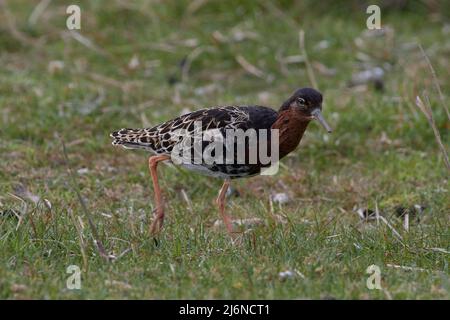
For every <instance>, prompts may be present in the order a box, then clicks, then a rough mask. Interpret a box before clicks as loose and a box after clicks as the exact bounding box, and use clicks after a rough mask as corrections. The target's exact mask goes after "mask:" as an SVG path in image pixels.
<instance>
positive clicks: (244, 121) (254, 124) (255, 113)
mask: <svg viewBox="0 0 450 320" xmlns="http://www.w3.org/2000/svg"><path fill="white" fill-rule="evenodd" d="M276 115H277V112H276V111H275V110H273V109H270V108H267V107H261V106H226V107H213V108H209V109H201V110H198V111H194V112H191V113H188V114H185V115H182V116H180V117H177V118H175V119H172V120H169V121H167V122H164V123H162V124H160V125H158V126H156V127H153V128H144V129H121V130H118V131H116V132H113V133H111V137H112V138H113V139H114V140H113V145H122V146H123V147H125V148H131V149H146V150H149V151H153V152H155V153H158V154H168V153H170V152H171V151H172V149H173V147H174V146H175V145H176V144H177V143H179V141H180V140H179V138H180V136H182V137H184V138H185V137H188V136H190V137H193V136H194V135H195V134H198V133H205V132H207V131H210V130H214V129H218V130H219V131H220V132H222V134H223V133H224V132H225V130H226V129H242V130H246V129H249V128H254V129H256V130H257V129H262V128H266V129H269V128H270V127H271V125H272V124H273V122H274V121H275V119H276Z"/></svg>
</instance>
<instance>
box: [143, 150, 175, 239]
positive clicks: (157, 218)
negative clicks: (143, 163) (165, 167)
mask: <svg viewBox="0 0 450 320" xmlns="http://www.w3.org/2000/svg"><path fill="white" fill-rule="evenodd" d="M168 159H170V156H168V155H159V156H152V157H150V158H149V159H148V167H149V169H150V175H151V176H152V181H153V190H154V193H155V213H154V215H153V222H152V224H151V226H150V233H151V234H153V235H154V234H157V233H158V232H159V231H160V230H161V228H162V226H163V223H164V203H163V200H162V197H161V189H160V188H159V183H158V175H157V172H156V169H157V167H158V162H160V161H164V160H168Z"/></svg>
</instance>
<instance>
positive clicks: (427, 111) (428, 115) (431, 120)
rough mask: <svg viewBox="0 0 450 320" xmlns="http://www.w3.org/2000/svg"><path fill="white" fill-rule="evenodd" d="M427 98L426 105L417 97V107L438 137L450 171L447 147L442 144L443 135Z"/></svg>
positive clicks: (437, 139)
mask: <svg viewBox="0 0 450 320" xmlns="http://www.w3.org/2000/svg"><path fill="white" fill-rule="evenodd" d="M425 97H426V98H427V103H426V104H425V103H424V102H423V101H422V99H420V97H419V96H417V97H416V106H417V107H418V108H419V109H420V111H422V112H423V114H424V115H425V117H426V118H427V120H428V123H429V124H430V126H431V128H432V129H433V132H434V136H435V137H436V141H437V143H438V145H439V148H440V149H441V152H442V155H443V156H444V162H445V165H446V166H447V169H448V170H449V171H450V160H449V158H448V154H447V150H446V149H445V146H444V144H443V143H442V140H441V135H440V133H439V130H438V128H437V126H436V122H435V121H434V118H433V113H432V111H431V107H430V101H429V100H428V97H427V96H425Z"/></svg>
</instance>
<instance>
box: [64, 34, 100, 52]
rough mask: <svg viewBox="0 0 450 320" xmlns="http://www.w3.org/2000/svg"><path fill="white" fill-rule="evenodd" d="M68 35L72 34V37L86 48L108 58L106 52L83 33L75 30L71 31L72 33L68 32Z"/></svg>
mask: <svg viewBox="0 0 450 320" xmlns="http://www.w3.org/2000/svg"><path fill="white" fill-rule="evenodd" d="M68 33H69V34H70V36H71V37H72V38H73V39H75V40H76V41H78V42H79V43H81V44H82V45H83V46H85V47H86V48H88V49H91V50H92V51H94V52H96V53H98V54H99V55H102V56H108V53H107V52H106V51H105V50H103V49H102V48H100V47H99V46H97V45H96V44H95V43H93V42H92V41H91V40H90V39H88V38H87V37H85V36H83V35H82V34H81V33H79V32H77V31H75V30H70V31H68Z"/></svg>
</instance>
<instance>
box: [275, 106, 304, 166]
mask: <svg viewBox="0 0 450 320" xmlns="http://www.w3.org/2000/svg"><path fill="white" fill-rule="evenodd" d="M310 121H311V120H310V119H305V117H302V115H301V114H299V113H298V112H296V111H295V110H292V109H287V110H280V111H279V112H278V118H277V120H275V122H274V124H273V125H272V128H271V129H278V130H279V139H280V140H279V142H280V143H279V156H280V159H281V158H283V157H284V156H286V155H287V154H288V153H290V152H292V151H294V149H295V148H297V146H298V144H299V143H300V140H301V139H302V137H303V134H304V133H305V130H306V127H307V126H308V123H309V122H310Z"/></svg>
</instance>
